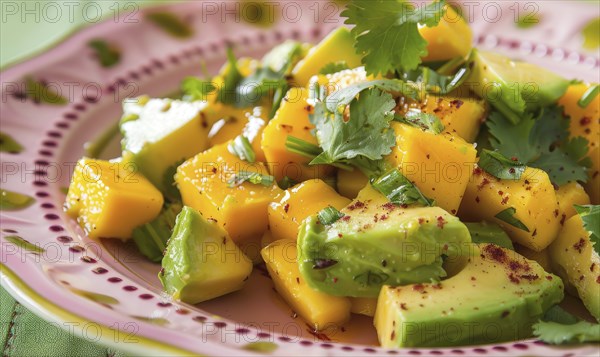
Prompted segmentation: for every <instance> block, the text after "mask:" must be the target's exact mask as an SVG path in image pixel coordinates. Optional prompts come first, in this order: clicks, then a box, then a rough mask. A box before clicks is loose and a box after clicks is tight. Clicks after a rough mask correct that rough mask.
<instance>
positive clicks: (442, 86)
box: [402, 51, 475, 94]
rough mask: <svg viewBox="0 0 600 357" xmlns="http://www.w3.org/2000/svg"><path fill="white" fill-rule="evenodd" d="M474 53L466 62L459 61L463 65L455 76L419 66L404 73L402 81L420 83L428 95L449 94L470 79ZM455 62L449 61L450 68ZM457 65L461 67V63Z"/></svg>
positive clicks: (456, 70) (440, 70)
mask: <svg viewBox="0 0 600 357" xmlns="http://www.w3.org/2000/svg"><path fill="white" fill-rule="evenodd" d="M474 53H475V52H474V51H472V52H471V54H470V55H469V58H468V59H467V60H466V61H464V60H463V59H459V60H460V61H462V63H463V64H462V66H460V67H459V68H458V69H455V70H454V74H448V75H446V74H442V73H443V71H444V70H445V69H444V68H440V69H439V71H435V70H433V69H431V68H429V67H425V66H419V67H418V68H416V69H413V70H410V71H406V72H404V73H403V74H402V79H404V80H406V81H411V82H415V83H420V84H421V86H422V87H423V88H424V89H425V90H426V91H427V92H428V93H435V94H448V93H450V92H451V91H453V90H454V89H456V88H458V87H459V86H460V85H461V84H463V82H464V81H465V80H466V79H467V78H469V75H470V74H471V65H472V64H473V61H474ZM453 62H457V60H451V61H448V62H447V64H448V67H451V66H453V64H454V63H453ZM457 65H460V62H459V63H458V64H457ZM444 66H445V65H444Z"/></svg>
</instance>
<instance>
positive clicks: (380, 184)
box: [371, 169, 435, 206]
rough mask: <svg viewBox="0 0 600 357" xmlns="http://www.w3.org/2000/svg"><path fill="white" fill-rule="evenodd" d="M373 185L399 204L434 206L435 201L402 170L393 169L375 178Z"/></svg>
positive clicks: (391, 200)
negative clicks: (426, 195)
mask: <svg viewBox="0 0 600 357" xmlns="http://www.w3.org/2000/svg"><path fill="white" fill-rule="evenodd" d="M371 185H372V186H373V188H374V189H376V190H377V191H379V192H381V193H382V194H383V195H384V196H386V197H387V198H388V199H389V200H390V202H392V203H394V204H397V205H410V204H413V203H419V204H422V205H424V206H433V205H434V204H435V202H434V201H433V200H431V199H429V198H427V197H425V195H423V193H422V192H421V190H419V188H418V187H417V186H415V185H414V184H413V183H412V182H411V181H410V180H409V179H408V178H406V176H404V175H403V174H402V173H401V172H400V170H398V169H392V170H390V171H388V172H386V173H385V174H383V175H382V176H381V177H379V178H377V179H376V180H374V181H373V182H372V183H371Z"/></svg>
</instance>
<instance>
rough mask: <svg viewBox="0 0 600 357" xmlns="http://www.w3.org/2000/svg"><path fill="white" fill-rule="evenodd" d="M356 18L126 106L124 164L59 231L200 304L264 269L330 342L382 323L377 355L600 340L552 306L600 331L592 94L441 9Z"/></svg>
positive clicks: (382, 8) (81, 184)
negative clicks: (130, 262)
mask: <svg viewBox="0 0 600 357" xmlns="http://www.w3.org/2000/svg"><path fill="white" fill-rule="evenodd" d="M371 5H372V6H371ZM444 15H446V16H444ZM342 16H343V17H345V18H346V23H347V24H350V25H352V26H353V28H352V30H348V29H347V28H345V27H340V28H338V29H336V30H334V31H333V32H332V33H331V34H329V35H328V36H327V37H326V38H325V39H324V40H322V41H321V43H319V44H317V45H316V46H314V47H311V46H310V45H308V44H301V43H298V42H295V41H286V42H284V43H283V44H281V45H279V46H277V47H275V48H274V49H272V50H271V51H270V52H269V53H267V54H266V55H265V56H264V57H263V58H262V59H261V60H257V59H251V58H240V59H236V58H235V56H234V54H233V49H229V50H228V53H227V55H228V56H227V63H226V64H225V65H224V66H223V69H222V70H221V71H220V73H219V74H217V75H216V76H215V77H214V78H204V79H202V78H198V77H189V78H186V79H184V80H183V82H182V88H181V89H182V93H183V94H182V97H181V98H180V99H178V100H174V99H161V98H149V97H147V96H142V97H138V98H136V99H137V100H131V99H130V100H127V101H126V102H125V103H124V105H123V116H122V118H121V120H120V123H119V125H120V129H121V133H122V135H123V139H122V150H123V151H122V156H121V157H120V158H118V159H114V160H111V161H104V160H99V159H96V158H82V159H81V160H80V161H79V163H78V164H77V167H76V168H75V172H74V174H73V179H72V183H71V186H70V188H69V192H68V195H67V199H66V203H65V207H66V211H67V213H68V214H69V215H71V216H72V217H73V218H75V219H76V220H77V221H78V222H79V223H80V225H81V227H82V228H83V230H85V232H86V233H87V234H88V235H89V236H90V237H92V238H118V239H122V240H126V239H129V238H133V241H134V242H135V244H136V245H137V246H138V248H139V250H140V252H141V253H142V254H143V255H145V256H146V257H147V258H148V259H149V260H151V261H154V262H160V263H161V265H162V269H161V270H160V274H159V278H160V281H161V282H162V284H163V286H164V289H165V291H166V293H168V294H169V295H171V296H172V297H173V298H174V299H178V300H181V301H184V302H187V303H192V304H194V303H199V302H202V301H205V300H208V299H213V298H217V297H219V296H222V295H224V294H228V293H233V292H234V291H236V290H239V289H242V288H243V287H244V285H245V284H246V281H247V280H248V277H249V275H250V274H251V272H252V269H253V264H265V265H266V268H267V270H268V272H269V274H270V276H271V278H272V281H273V284H274V287H275V290H276V291H277V292H278V293H279V295H280V296H281V298H283V300H285V301H286V302H287V303H288V304H289V306H290V307H291V308H292V309H293V310H294V311H295V312H297V313H298V314H299V316H300V317H301V318H303V319H304V320H306V322H307V323H308V324H309V325H310V326H311V327H312V328H314V329H315V330H316V331H318V330H320V329H323V328H324V327H326V326H332V325H334V326H342V325H343V324H345V323H346V322H348V321H349V320H350V319H351V318H352V314H353V313H354V314H363V315H367V316H372V317H373V318H374V320H373V321H374V325H375V328H376V329H377V333H378V336H379V341H380V343H381V345H382V346H385V347H406V346H411V347H413V346H414V347H424V346H457V345H466V344H474V343H492V342H501V341H509V340H516V339H522V338H527V337H530V336H532V334H533V333H535V334H536V335H537V336H538V337H539V338H541V339H543V340H545V341H548V342H552V343H556V342H573V341H580V342H581V341H598V340H600V336H598V335H600V332H598V331H600V327H599V326H598V325H595V324H592V323H589V322H586V321H579V320H578V319H577V318H575V317H572V316H569V315H568V314H567V313H566V312H564V311H561V310H559V308H558V307H556V305H557V304H559V303H560V302H561V301H562V300H563V297H564V290H565V289H566V291H567V292H568V293H569V294H572V295H574V296H576V297H578V298H579V299H580V300H581V301H582V302H583V304H584V305H585V307H586V308H587V309H588V311H589V312H590V314H591V315H592V316H593V317H594V318H596V319H600V257H599V252H600V206H598V204H599V203H600V196H599V194H600V189H599V185H600V184H599V182H598V180H599V178H598V176H599V175H598V170H599V159H600V154H599V151H598V150H599V148H600V129H599V126H600V122H599V121H600V99H599V97H598V85H597V84H595V85H594V84H585V83H582V82H577V83H576V82H574V81H569V80H566V79H564V78H562V77H561V76H559V75H557V74H554V73H551V72H549V71H547V70H545V69H543V68H540V67H537V66H534V65H532V64H528V63H524V62H516V61H512V60H511V59H509V58H506V57H504V56H501V55H499V54H495V53H488V52H483V51H479V50H477V49H476V48H473V47H472V45H471V39H472V34H471V30H470V29H469V27H468V24H467V23H466V22H465V21H464V20H463V19H462V18H461V17H460V16H459V15H458V14H457V13H456V10H455V9H453V8H451V7H449V6H448V5H446V4H445V2H444V1H441V2H433V3H431V4H429V5H427V6H426V7H425V8H421V9H418V10H417V9H414V8H413V7H412V5H410V4H409V3H407V2H403V1H385V0H369V1H368V2H366V1H364V0H352V1H350V2H349V3H348V5H347V8H346V10H345V11H344V12H343V13H342ZM449 19H452V21H450V20H449ZM532 86H533V87H535V90H532V89H531V88H532ZM515 88H516V89H518V91H517V92H515V91H514V89H515ZM557 311H558V312H557ZM565 316H569V317H568V318H567V319H566V318H565ZM566 320H568V322H565V321H566ZM561 323H563V324H561ZM565 324H566V325H565ZM586 324H587V325H586ZM491 325H493V326H495V327H496V330H495V331H496V332H497V333H494V334H490V333H488V332H489V331H488V330H486V327H489V326H491ZM450 327H451V328H450ZM572 327H576V328H572ZM432 330H433V331H434V332H433V333H432ZM435 331H440V332H439V333H436V332H435ZM448 331H451V332H448Z"/></svg>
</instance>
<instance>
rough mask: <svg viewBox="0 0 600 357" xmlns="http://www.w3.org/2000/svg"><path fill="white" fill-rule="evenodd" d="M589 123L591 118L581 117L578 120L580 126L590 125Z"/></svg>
mask: <svg viewBox="0 0 600 357" xmlns="http://www.w3.org/2000/svg"><path fill="white" fill-rule="evenodd" d="M591 123H592V118H590V117H582V118H581V119H580V120H579V125H581V126H586V125H590V124H591Z"/></svg>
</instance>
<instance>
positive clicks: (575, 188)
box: [556, 182, 590, 225]
mask: <svg viewBox="0 0 600 357" xmlns="http://www.w3.org/2000/svg"><path fill="white" fill-rule="evenodd" d="M556 199H557V200H558V217H559V218H560V223H561V225H562V224H564V223H565V220H567V219H569V218H571V217H573V216H574V215H575V214H577V211H575V207H573V205H589V204H590V196H588V194H587V193H586V192H585V190H584V189H583V187H582V186H581V185H580V184H578V183H577V182H569V183H568V184H566V185H562V186H560V187H559V188H558V189H557V190H556Z"/></svg>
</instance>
